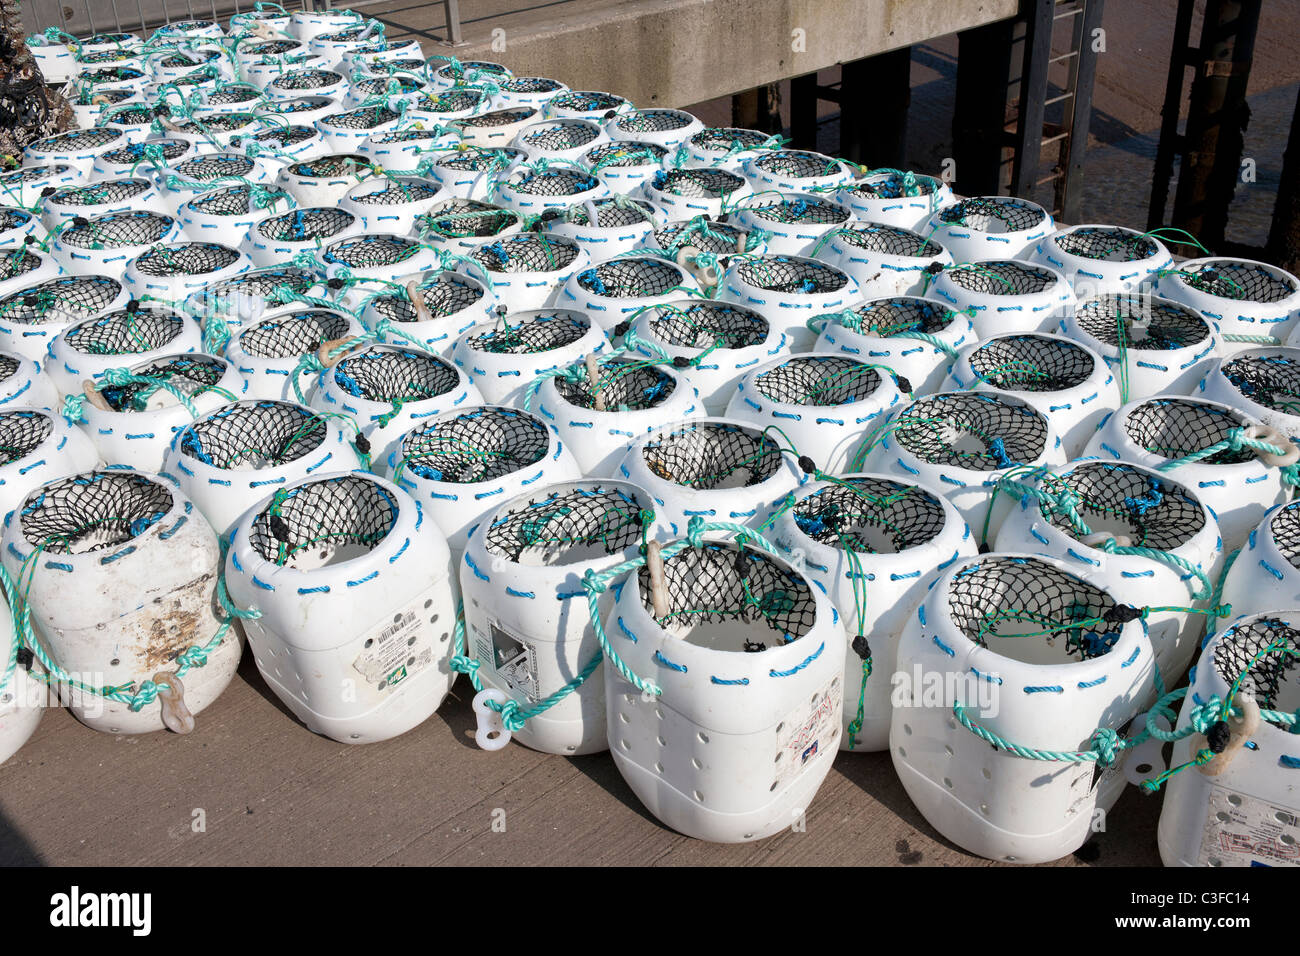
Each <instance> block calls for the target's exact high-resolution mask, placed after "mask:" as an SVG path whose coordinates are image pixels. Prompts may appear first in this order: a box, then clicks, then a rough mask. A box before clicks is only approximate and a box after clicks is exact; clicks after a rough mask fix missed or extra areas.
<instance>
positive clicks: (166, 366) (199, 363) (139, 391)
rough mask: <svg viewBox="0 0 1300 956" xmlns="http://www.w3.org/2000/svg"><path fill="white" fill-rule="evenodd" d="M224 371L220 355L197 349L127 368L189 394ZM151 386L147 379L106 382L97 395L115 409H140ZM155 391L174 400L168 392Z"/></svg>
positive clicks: (210, 383)
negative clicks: (127, 382) (114, 383)
mask: <svg viewBox="0 0 1300 956" xmlns="http://www.w3.org/2000/svg"><path fill="white" fill-rule="evenodd" d="M225 371H226V364H225V363H224V362H222V361H221V359H219V358H216V357H215V356H212V355H203V354H200V353H196V354H192V355H175V356H171V357H169V358H164V359H159V360H157V361H154V362H149V363H147V364H145V365H140V366H137V367H135V368H132V369H131V372H132V374H134V375H141V376H147V377H149V378H152V379H155V380H157V379H162V380H163V381H166V382H167V383H169V384H170V385H172V386H173V387H175V388H178V389H180V391H182V392H183V393H185V394H186V395H188V396H189V397H191V398H193V397H194V396H195V395H198V394H199V393H201V392H204V391H207V390H208V389H210V388H211V387H212V386H214V385H216V384H217V383H218V382H220V381H221V376H222V375H223V374H225ZM152 388H153V385H152V384H150V383H147V382H131V383H129V384H127V385H108V386H105V387H104V388H103V389H101V390H100V395H102V396H103V397H104V401H106V402H107V403H108V405H109V407H110V408H112V409H113V411H115V412H142V411H145V410H146V407H147V404H146V403H147V402H148V397H149V394H150V389H152ZM158 394H159V395H162V396H165V399H166V400H170V401H172V402H174V401H175V398H174V397H173V396H172V395H171V394H170V393H168V392H159V393H158Z"/></svg>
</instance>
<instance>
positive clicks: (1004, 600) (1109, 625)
mask: <svg viewBox="0 0 1300 956" xmlns="http://www.w3.org/2000/svg"><path fill="white" fill-rule="evenodd" d="M1114 606H1115V601H1114V599H1112V598H1111V597H1110V595H1108V594H1107V593H1106V592H1105V591H1103V590H1102V589H1101V588H1098V587H1096V586H1095V585H1092V584H1089V583H1088V582H1087V581H1084V580H1083V579H1081V578H1077V577H1075V576H1074V575H1072V574H1068V573H1067V572H1065V571H1062V570H1061V569H1059V568H1057V567H1055V566H1053V565H1050V564H1047V563H1045V562H1042V561H1037V560H1035V559H1033V558H1010V557H993V556H990V557H987V558H983V559H981V560H979V561H976V562H973V563H971V564H968V565H967V566H965V567H964V568H963V569H962V570H961V571H959V572H958V573H957V575H956V576H955V577H954V578H953V580H952V581H951V583H950V584H949V586H948V616H949V617H950V619H951V620H952V623H953V624H955V625H956V626H957V628H958V629H959V630H960V631H961V632H962V634H964V635H965V636H966V638H967V639H968V640H971V641H973V642H974V643H976V644H978V645H979V646H981V647H992V648H993V650H995V651H997V653H999V654H1001V655H1003V656H1004V657H1009V658H1011V659H1013V660H1020V661H1025V662H1028V663H1067V662H1069V661H1080V660H1089V659H1091V658H1096V657H1102V656H1103V655H1105V654H1106V653H1107V652H1109V651H1110V649H1111V648H1112V647H1113V646H1114V645H1115V642H1116V641H1118V640H1119V637H1120V633H1121V631H1122V629H1123V625H1122V624H1121V623H1119V622H1111V621H1098V620H1094V619H1097V618H1101V617H1102V616H1103V615H1104V614H1105V613H1106V612H1107V611H1108V610H1110V609H1111V608H1112V607H1114ZM1076 622H1077V623H1076ZM1084 622H1087V623H1084ZM1043 631H1048V633H1046V634H1042V633H1041V632H1043Z"/></svg>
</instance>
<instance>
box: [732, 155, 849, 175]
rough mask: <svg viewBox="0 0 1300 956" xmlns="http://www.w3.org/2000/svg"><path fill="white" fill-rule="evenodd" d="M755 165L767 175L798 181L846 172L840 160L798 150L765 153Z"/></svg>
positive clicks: (755, 161)
mask: <svg viewBox="0 0 1300 956" xmlns="http://www.w3.org/2000/svg"><path fill="white" fill-rule="evenodd" d="M754 165H755V166H756V167H758V168H759V169H761V170H763V172H765V173H775V174H777V175H780V176H790V177H793V178H796V179H813V178H815V177H818V176H833V175H835V174H836V173H839V172H843V171H844V167H843V166H841V165H840V162H839V160H836V159H832V158H831V157H829V156H823V155H822V154H821V153H811V152H807V151H805V150H798V149H775V150H772V151H771V152H767V153H763V154H762V155H760V156H758V157H757V158H756V159H755V160H754Z"/></svg>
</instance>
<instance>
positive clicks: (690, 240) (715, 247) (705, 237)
mask: <svg viewBox="0 0 1300 956" xmlns="http://www.w3.org/2000/svg"><path fill="white" fill-rule="evenodd" d="M690 228H691V223H689V222H675V223H671V224H669V225H667V226H664V227H663V228H662V229H657V230H655V232H654V241H655V245H657V246H658V247H659V248H660V249H666V250H669V251H675V250H676V249H677V248H678V247H679V246H680V245H690V246H694V247H695V248H696V249H699V250H700V251H701V252H711V253H713V254H714V255H715V256H720V255H726V254H728V253H735V252H736V251H737V247H738V243H739V242H740V240H741V238H743V237H747V236H748V235H749V233H748V232H746V231H745V230H744V229H740V228H738V227H736V226H733V225H730V224H729V223H721V222H710V223H709V224H708V232H700V231H692V232H691V233H690V234H689V235H687V233H686V230H687V229H690Z"/></svg>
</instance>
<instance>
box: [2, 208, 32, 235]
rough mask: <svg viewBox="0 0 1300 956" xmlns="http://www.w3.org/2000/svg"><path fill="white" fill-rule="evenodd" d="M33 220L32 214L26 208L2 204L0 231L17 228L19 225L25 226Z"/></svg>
mask: <svg viewBox="0 0 1300 956" xmlns="http://www.w3.org/2000/svg"><path fill="white" fill-rule="evenodd" d="M31 221H32V214H31V213H29V212H27V211H26V210H23V209H14V208H13V207H11V206H0V232H8V231H9V230H10V229H17V228H18V227H19V226H25V225H27V224H28V223H29V222H31Z"/></svg>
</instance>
